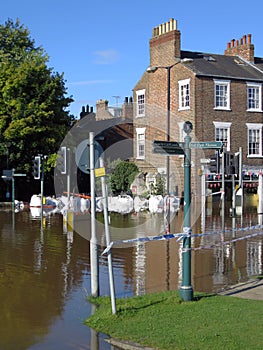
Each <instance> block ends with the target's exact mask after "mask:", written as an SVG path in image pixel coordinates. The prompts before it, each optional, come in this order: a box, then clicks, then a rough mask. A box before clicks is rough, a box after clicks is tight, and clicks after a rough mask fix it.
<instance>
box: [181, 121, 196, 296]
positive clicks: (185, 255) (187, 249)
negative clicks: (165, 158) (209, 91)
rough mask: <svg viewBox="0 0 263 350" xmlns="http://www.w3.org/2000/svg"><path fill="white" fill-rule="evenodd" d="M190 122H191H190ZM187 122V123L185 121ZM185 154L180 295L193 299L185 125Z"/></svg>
mask: <svg viewBox="0 0 263 350" xmlns="http://www.w3.org/2000/svg"><path fill="white" fill-rule="evenodd" d="M188 123H189V122H188ZM185 124H186V123H185ZM184 130H185V132H187V135H186V136H185V139H184V141H185V148H184V151H185V156H184V234H185V237H184V238H183V251H182V260H183V261H182V286H181V289H180V296H181V298H182V299H183V300H184V301H190V300H193V288H192V286H191V149H190V142H191V137H190V136H189V132H191V130H190V131H189V130H187V127H186V126H185V127H184Z"/></svg>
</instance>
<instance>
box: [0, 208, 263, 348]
mask: <svg viewBox="0 0 263 350" xmlns="http://www.w3.org/2000/svg"><path fill="white" fill-rule="evenodd" d="M222 220H223V221H224V222H222ZM182 222H183V211H182V209H181V210H180V211H179V212H178V214H177V215H176V216H175V218H174V220H173V223H172V226H171V232H174V233H176V232H181V231H182ZM222 225H223V226H224V227H223V228H224V230H223V231H224V232H223V231H222ZM256 225H262V214H261V215H258V214H257V210H256V208H250V209H249V210H246V211H245V214H244V215H243V216H242V217H237V218H235V219H233V218H231V217H230V215H228V214H227V215H226V216H225V218H224V219H222V216H221V215H220V211H219V210H218V208H217V207H216V208H215V209H213V210H212V212H209V213H208V214H207V215H206V216H205V218H203V219H202V218H198V219H197V220H196V221H195V223H194V225H193V234H201V233H202V232H203V233H205V232H209V234H207V235H201V236H195V237H194V238H193V239H192V248H193V250H192V286H193V289H194V291H204V292H216V291H219V290H222V289H224V288H226V287H227V286H230V285H233V284H236V283H238V282H241V281H245V280H247V279H248V278H249V277H250V276H252V275H259V274H262V268H263V254H262V241H263V237H262V234H261V233H260V232H261V231H262V226H260V227H258V226H256ZM98 226H99V227H98V237H99V243H100V248H99V252H100V253H101V252H102V251H103V249H104V248H105V238H104V232H103V229H102V228H101V227H100V225H98ZM248 227H252V228H251V229H248ZM111 229H112V232H113V233H112V237H111V238H112V240H113V241H120V240H123V239H131V238H133V239H134V238H136V237H142V236H147V235H151V236H152V235H154V234H156V235H158V234H160V233H162V232H163V230H164V226H163V216H162V215H157V214H156V215H149V214H137V215H125V216H120V215H117V214H115V215H111ZM67 231H68V232H67ZM89 232H90V220H89V216H88V215H87V214H82V215H78V216H76V217H75V222H74V232H73V231H71V230H65V227H64V229H63V220H62V215H60V214H53V215H49V216H47V217H44V219H43V223H42V225H41V221H40V219H39V218H35V217H34V216H33V215H32V213H31V212H30V210H28V209H27V210H23V211H20V212H18V213H12V211H11V210H1V211H0V249H1V254H0V310H1V317H0V349H1V350H24V349H30V350H43V349H49V350H52V349H54V350H60V349H61V350H62V349H63V350H70V349H74V350H76V349H78V350H86V349H92V350H108V349H110V350H114V349H116V348H114V347H112V346H110V345H108V344H107V343H106V342H105V340H104V338H105V337H106V336H105V335H103V334H99V335H98V334H96V333H95V332H94V331H92V330H90V329H89V328H88V327H87V326H85V325H84V320H85V319H86V318H88V316H89V315H90V314H91V312H92V310H91V305H90V303H89V302H88V301H87V296H88V295H89V294H90V261H89V260H90V259H89V249H90V247H89V237H90V233H89ZM181 250H182V242H181V241H179V242H177V239H171V240H167V241H166V240H163V241H150V242H137V243H133V244H132V243H129V244H127V243H126V244H123V243H121V242H119V243H118V244H116V245H114V246H113V249H112V258H113V268H114V280H115V291H116V296H117V297H127V296H131V295H139V294H144V293H150V292H156V291H163V290H174V289H179V288H180V284H181V266H182V264H181ZM100 294H101V295H109V282H108V266H107V258H106V257H104V256H101V255H100Z"/></svg>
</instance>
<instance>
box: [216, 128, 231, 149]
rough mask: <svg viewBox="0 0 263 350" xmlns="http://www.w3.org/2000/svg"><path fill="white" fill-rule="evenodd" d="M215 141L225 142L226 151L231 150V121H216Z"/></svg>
mask: <svg viewBox="0 0 263 350" xmlns="http://www.w3.org/2000/svg"><path fill="white" fill-rule="evenodd" d="M214 126H215V141H221V142H223V146H224V148H225V150H226V151H230V128H231V123H223V122H214Z"/></svg>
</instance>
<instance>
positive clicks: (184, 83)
mask: <svg viewBox="0 0 263 350" xmlns="http://www.w3.org/2000/svg"><path fill="white" fill-rule="evenodd" d="M178 84H179V110H182V109H189V108H190V79H185V80H180V81H178Z"/></svg>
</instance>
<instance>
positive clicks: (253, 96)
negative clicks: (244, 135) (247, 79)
mask: <svg viewBox="0 0 263 350" xmlns="http://www.w3.org/2000/svg"><path fill="white" fill-rule="evenodd" d="M261 96H262V85H261V84H257V83H247V110H248V111H251V112H262V101H261V100H262V97H261Z"/></svg>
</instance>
